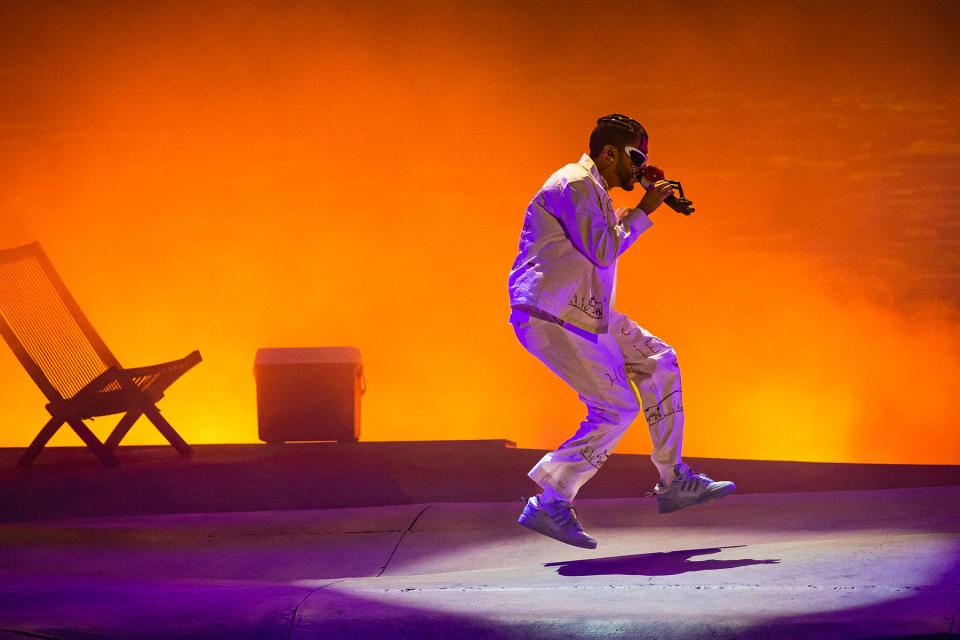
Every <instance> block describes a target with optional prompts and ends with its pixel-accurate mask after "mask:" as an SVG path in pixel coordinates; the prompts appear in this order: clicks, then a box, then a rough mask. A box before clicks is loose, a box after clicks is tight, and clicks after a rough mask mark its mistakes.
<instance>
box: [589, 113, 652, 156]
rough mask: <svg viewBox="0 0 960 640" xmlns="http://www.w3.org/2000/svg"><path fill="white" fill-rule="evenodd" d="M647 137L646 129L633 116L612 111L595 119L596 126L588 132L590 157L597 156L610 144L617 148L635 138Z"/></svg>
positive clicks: (632, 141) (633, 140) (642, 138)
mask: <svg viewBox="0 0 960 640" xmlns="http://www.w3.org/2000/svg"><path fill="white" fill-rule="evenodd" d="M638 134H639V135H640V136H641V140H646V139H647V131H646V129H644V128H643V127H642V126H641V125H640V123H639V122H637V121H636V120H634V119H633V118H628V117H627V116H624V115H620V114H619V113H613V114H610V115H609V116H603V117H602V118H600V119H599V120H597V126H596V127H595V128H594V129H593V133H591V134H590V157H591V158H597V157H598V156H599V155H600V153H601V152H602V151H603V147H605V146H606V145H608V144H612V145H613V146H615V147H616V148H618V149H622V148H623V147H625V146H627V145H631V144H633V143H634V142H636V140H637V135H638Z"/></svg>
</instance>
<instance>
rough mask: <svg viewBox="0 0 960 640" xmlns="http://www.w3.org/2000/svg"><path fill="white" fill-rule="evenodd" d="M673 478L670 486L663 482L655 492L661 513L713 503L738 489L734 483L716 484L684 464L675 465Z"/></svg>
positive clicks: (659, 483)
mask: <svg viewBox="0 0 960 640" xmlns="http://www.w3.org/2000/svg"><path fill="white" fill-rule="evenodd" d="M673 476H674V477H673V481H672V482H671V483H670V484H664V482H663V480H661V481H660V482H658V483H657V486H656V488H654V490H653V494H654V495H655V496H657V508H658V509H659V510H660V513H670V512H671V511H679V510H680V509H686V508H687V507H692V506H693V505H695V504H706V503H707V502H713V501H714V500H719V499H720V498H723V497H724V496H728V495H730V494H731V493H733V492H734V490H736V488H737V487H736V485H735V484H733V483H732V482H728V481H722V482H715V481H713V480H711V479H710V478H708V477H707V476H705V475H703V474H702V473H694V472H693V471H691V470H690V467H688V466H687V465H685V464H683V463H680V464H678V465H674V467H673Z"/></svg>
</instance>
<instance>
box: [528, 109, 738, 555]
mask: <svg viewBox="0 0 960 640" xmlns="http://www.w3.org/2000/svg"><path fill="white" fill-rule="evenodd" d="M647 143H648V140H647V132H646V131H645V130H644V128H643V127H642V126H640V124H639V123H638V122H636V121H635V120H633V119H631V118H628V117H626V116H623V115H619V114H614V115H609V116H604V117H603V118H600V119H599V120H598V121H597V126H596V128H595V129H594V130H593V133H592V134H591V135H590V154H589V155H587V154H584V155H583V157H582V158H580V161H579V162H578V163H576V164H568V165H567V166H565V167H563V168H562V169H560V170H559V171H557V172H556V173H554V174H553V175H552V176H550V178H549V179H547V181H546V183H545V184H544V185H543V187H542V188H541V189H540V191H539V192H538V193H537V194H536V195H535V196H534V198H533V200H532V201H531V202H530V205H529V206H528V207H527V212H526V217H525V219H524V223H523V232H522V233H521V235H520V252H519V255H518V256H517V259H516V261H515V262H514V263H513V268H512V269H511V271H510V279H509V284H510V306H511V308H512V313H511V315H510V323H511V324H512V325H513V328H514V330H515V331H516V334H517V338H518V339H519V340H520V344H522V345H523V346H524V348H525V349H526V350H527V351H529V352H530V353H532V354H533V355H534V356H536V357H537V358H538V359H539V360H541V361H542V362H543V363H544V364H545V365H547V367H549V368H550V370H551V371H553V372H554V373H556V374H557V375H558V376H560V377H561V378H562V379H563V380H564V382H566V383H567V384H569V385H570V386H571V387H573V389H574V390H575V391H576V392H577V393H578V394H580V399H581V400H582V401H583V402H584V404H586V405H587V417H586V419H585V420H584V421H583V422H582V423H581V424H580V429H579V430H578V431H577V432H576V433H575V434H574V436H573V437H572V438H570V439H569V440H567V441H566V442H564V443H563V444H562V445H560V448H559V449H557V450H556V451H551V452H550V453H548V454H547V455H545V456H544V457H543V458H542V459H541V460H540V462H538V463H537V464H536V466H534V468H533V469H532V470H531V471H530V474H529V475H530V477H531V478H532V479H533V480H534V481H535V482H536V483H537V484H538V485H540V486H541V487H542V488H543V492H542V493H540V494H538V495H535V496H534V497H532V498H530V499H529V500H527V505H526V507H525V508H524V510H523V514H522V515H521V516H520V524H522V525H523V526H525V527H528V528H530V529H533V530H534V531H537V532H539V533H542V534H544V535H546V536H549V537H551V538H554V539H556V540H559V541H560V542H565V543H567V544H572V545H575V546H578V547H585V548H588V549H595V548H596V547H597V541H596V540H595V539H594V538H592V537H591V536H589V535H587V534H586V533H585V532H584V531H583V527H582V526H581V525H580V522H579V521H578V519H577V514H576V511H575V510H574V508H573V507H572V506H571V503H572V502H573V499H574V497H576V495H577V491H578V490H579V489H580V487H581V486H583V484H584V483H585V482H586V481H587V480H589V479H590V478H591V477H592V476H593V474H595V473H596V472H597V470H598V469H599V468H600V465H602V464H603V462H604V461H605V460H606V459H607V456H609V455H610V454H611V453H612V452H613V449H614V447H616V446H617V443H618V442H619V441H620V438H621V437H622V436H623V434H624V432H625V431H626V429H627V427H629V426H630V423H631V422H633V420H634V418H636V417H637V415H638V414H639V413H640V411H641V410H642V411H643V413H644V415H645V417H646V420H647V425H648V426H649V428H650V437H651V440H652V441H653V453H652V454H651V458H652V459H653V463H654V465H656V467H657V469H658V471H659V472H660V481H659V482H658V483H657V485H656V487H655V488H654V493H655V495H656V497H657V505H658V507H659V510H660V513H669V512H671V511H676V510H678V509H683V508H685V507H689V506H692V505H695V504H703V503H705V502H710V501H712V500H717V499H719V498H722V497H724V496H726V495H729V494H730V493H732V492H733V490H734V489H735V487H734V484H733V483H732V482H714V481H713V480H711V479H710V478H708V477H706V476H704V475H702V474H695V473H693V472H692V471H691V470H690V468H689V467H688V466H687V465H685V464H683V463H682V462H681V461H680V447H681V442H682V439H683V400H682V396H681V392H680V369H679V367H678V366H677V355H676V353H675V352H674V350H673V349H672V348H671V347H670V346H668V345H666V344H664V343H663V342H661V341H660V340H659V339H658V338H657V337H655V336H654V335H652V334H651V333H649V332H648V331H646V330H645V329H643V328H642V327H640V325H638V324H637V323H636V322H633V321H632V320H630V319H629V318H627V317H626V316H625V315H622V314H620V313H617V312H616V311H615V310H614V308H613V307H614V298H615V294H616V291H615V287H616V270H617V257H618V256H619V255H620V254H621V253H623V252H624V251H626V250H627V248H628V247H629V246H630V245H632V244H633V243H634V242H635V241H636V239H637V237H638V236H639V235H640V234H641V233H642V232H644V231H646V230H647V229H649V228H650V227H651V226H652V223H651V222H650V220H649V218H648V216H649V215H650V214H651V213H653V211H654V210H655V209H657V207H659V206H660V205H661V203H663V201H664V200H665V199H666V198H667V197H668V196H670V195H671V194H672V186H671V184H670V183H669V182H668V181H666V180H659V181H657V182H654V183H650V184H647V183H645V184H643V185H642V186H643V187H644V188H645V190H646V193H645V194H644V196H643V199H642V200H641V201H640V204H638V205H637V206H636V207H635V208H633V209H630V208H624V209H619V210H617V211H614V209H613V203H612V202H611V200H610V196H609V195H608V194H607V191H609V190H610V189H612V188H614V187H620V188H621V189H623V190H624V191H631V190H633V185H634V183H635V182H637V181H638V179H637V175H638V174H639V173H642V170H643V167H644V165H645V164H646V162H647ZM631 381H632V382H633V383H634V384H636V388H637V390H638V391H639V394H640V397H639V399H638V398H637V393H636V392H635V391H634V388H633V385H632V384H631Z"/></svg>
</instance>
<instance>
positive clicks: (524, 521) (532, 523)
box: [517, 515, 597, 549]
mask: <svg viewBox="0 0 960 640" xmlns="http://www.w3.org/2000/svg"><path fill="white" fill-rule="evenodd" d="M517 522H518V523H520V524H521V525H522V526H524V527H526V528H527V529H530V530H531V531H536V532H537V533H539V534H541V535H545V536H547V537H548V538H550V539H551V540H556V541H557V542H562V543H564V544H569V545H571V546H574V547H580V548H581V549H596V548H597V542H596V540H594V541H593V542H591V541H590V540H579V541H573V540H565V539H563V538H558V537H557V535H556V531H554V530H553V529H551V528H549V527H546V526H543V525H541V524H540V522H539V521H538V520H537V519H536V518H527V517H524V516H522V515H521V516H520V519H519V520H517Z"/></svg>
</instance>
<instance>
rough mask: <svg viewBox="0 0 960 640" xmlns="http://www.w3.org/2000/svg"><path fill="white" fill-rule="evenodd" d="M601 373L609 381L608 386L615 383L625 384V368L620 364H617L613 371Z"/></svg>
mask: <svg viewBox="0 0 960 640" xmlns="http://www.w3.org/2000/svg"><path fill="white" fill-rule="evenodd" d="M603 375H605V376H607V380H609V381H610V386H611V387H613V386H616V385H618V384H619V385H625V384H627V369H626V367H624V366H623V365H622V364H621V365H617V368H616V369H614V370H613V372H612V373H611V372H609V371H604V372H603Z"/></svg>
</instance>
